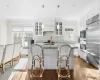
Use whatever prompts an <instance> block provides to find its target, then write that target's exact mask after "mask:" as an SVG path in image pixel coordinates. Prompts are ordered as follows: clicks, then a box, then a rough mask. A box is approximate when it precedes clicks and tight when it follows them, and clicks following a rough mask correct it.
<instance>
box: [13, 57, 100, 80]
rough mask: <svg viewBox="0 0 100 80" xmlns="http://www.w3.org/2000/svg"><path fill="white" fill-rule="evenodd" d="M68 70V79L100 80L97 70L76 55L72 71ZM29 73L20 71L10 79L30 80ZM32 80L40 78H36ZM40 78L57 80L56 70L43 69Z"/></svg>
mask: <svg viewBox="0 0 100 80" xmlns="http://www.w3.org/2000/svg"><path fill="white" fill-rule="evenodd" d="M70 72H71V79H70V80H100V74H99V73H98V72H99V70H98V69H97V68H95V67H94V66H92V65H90V64H88V63H86V62H85V61H84V60H83V59H81V58H78V57H76V58H74V71H72V70H71V71H70ZM29 75H30V71H22V72H21V71H20V72H19V73H18V74H16V75H15V76H14V77H13V79H12V80H30V78H29ZM31 80H33V78H31ZM34 80H41V79H38V78H37V79H34ZM42 80H58V79H57V72H56V70H45V71H44V73H43V77H42ZM62 80H64V79H62Z"/></svg>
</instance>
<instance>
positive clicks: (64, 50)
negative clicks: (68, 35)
mask: <svg viewBox="0 0 100 80" xmlns="http://www.w3.org/2000/svg"><path fill="white" fill-rule="evenodd" d="M70 53H71V46H70V45H61V46H60V47H59V57H60V56H67V57H69V56H70Z"/></svg>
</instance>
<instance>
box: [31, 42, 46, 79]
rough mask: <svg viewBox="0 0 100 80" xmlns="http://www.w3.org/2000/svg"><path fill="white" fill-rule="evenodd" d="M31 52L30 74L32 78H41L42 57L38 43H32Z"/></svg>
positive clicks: (42, 69)
mask: <svg viewBox="0 0 100 80" xmlns="http://www.w3.org/2000/svg"><path fill="white" fill-rule="evenodd" d="M31 54H32V67H31V76H32V78H42V75H43V71H44V57H43V49H42V47H41V46H40V45H38V44H33V45H32V46H31Z"/></svg>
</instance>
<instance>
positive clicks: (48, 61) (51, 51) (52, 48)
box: [29, 43, 77, 70]
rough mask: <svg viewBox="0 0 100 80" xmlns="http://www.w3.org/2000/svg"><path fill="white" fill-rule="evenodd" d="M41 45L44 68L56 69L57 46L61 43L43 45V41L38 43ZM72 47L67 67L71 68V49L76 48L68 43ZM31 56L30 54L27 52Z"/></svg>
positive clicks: (72, 66)
mask: <svg viewBox="0 0 100 80" xmlns="http://www.w3.org/2000/svg"><path fill="white" fill-rule="evenodd" d="M38 44H39V45H41V46H42V47H43V54H44V69H57V58H58V47H59V46H60V45H61V44H62V43H58V44H54V45H51V44H50V45H49V44H48V45H44V43H38ZM70 46H71V47H72V51H71V54H70V58H69V68H70V69H71V70H73V69H74V55H73V51H74V49H75V48H77V45H75V44H70ZM29 56H30V57H31V55H30V54H29ZM29 62H31V59H30V58H29Z"/></svg>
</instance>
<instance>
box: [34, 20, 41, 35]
mask: <svg viewBox="0 0 100 80" xmlns="http://www.w3.org/2000/svg"><path fill="white" fill-rule="evenodd" d="M35 35H40V36H42V35H43V29H42V22H36V23H35Z"/></svg>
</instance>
